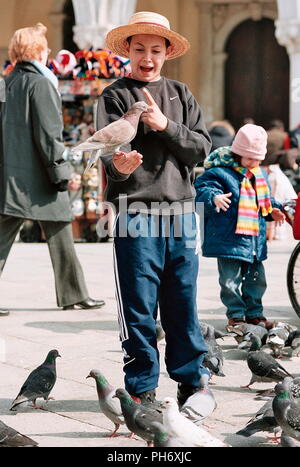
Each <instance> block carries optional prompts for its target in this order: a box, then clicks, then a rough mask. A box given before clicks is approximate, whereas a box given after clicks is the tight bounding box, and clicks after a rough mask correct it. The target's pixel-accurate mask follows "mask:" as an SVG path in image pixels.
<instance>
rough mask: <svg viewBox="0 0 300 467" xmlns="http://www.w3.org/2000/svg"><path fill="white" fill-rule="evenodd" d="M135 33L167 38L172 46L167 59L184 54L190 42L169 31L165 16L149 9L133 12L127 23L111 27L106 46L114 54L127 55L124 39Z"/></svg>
mask: <svg viewBox="0 0 300 467" xmlns="http://www.w3.org/2000/svg"><path fill="white" fill-rule="evenodd" d="M136 34H153V35H156V36H161V37H165V38H166V39H168V40H169V41H170V43H171V45H172V46H173V51H172V52H171V54H170V55H169V56H168V60H171V59H173V58H177V57H180V56H181V55H184V54H185V53H186V52H187V51H188V50H189V48H190V43H189V41H188V40H187V39H185V37H183V36H181V35H180V34H178V33H177V32H174V31H171V29H170V23H169V21H168V19H167V18H166V17H165V16H162V15H159V14H158V13H152V12H150V11H140V12H138V13H135V14H134V15H132V17H131V18H130V20H129V23H128V24H126V25H124V26H119V27H117V28H114V29H112V30H111V31H110V32H109V33H108V34H107V36H106V44H107V47H108V48H109V49H110V50H111V51H112V52H113V53H114V54H116V55H120V56H121V57H129V55H128V51H127V49H126V39H127V38H128V37H130V36H133V35H136Z"/></svg>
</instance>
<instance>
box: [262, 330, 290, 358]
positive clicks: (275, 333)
mask: <svg viewBox="0 0 300 467" xmlns="http://www.w3.org/2000/svg"><path fill="white" fill-rule="evenodd" d="M289 334H290V332H289V331H288V330H287V329H286V327H282V326H280V327H274V328H272V329H270V330H269V332H268V335H267V339H266V344H267V345H268V346H269V347H270V349H271V350H272V355H273V357H275V358H280V357H282V351H283V349H284V347H285V345H286V342H287V340H288V337H289Z"/></svg>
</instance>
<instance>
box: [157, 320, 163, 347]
mask: <svg viewBox="0 0 300 467" xmlns="http://www.w3.org/2000/svg"><path fill="white" fill-rule="evenodd" d="M155 330H156V339H157V342H160V341H162V340H163V339H164V338H165V331H164V330H163V327H162V325H161V322H160V321H156V324H155Z"/></svg>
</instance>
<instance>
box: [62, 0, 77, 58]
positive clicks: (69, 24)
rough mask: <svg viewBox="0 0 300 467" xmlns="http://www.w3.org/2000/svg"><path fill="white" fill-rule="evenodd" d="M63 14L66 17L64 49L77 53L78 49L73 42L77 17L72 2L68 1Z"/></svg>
mask: <svg viewBox="0 0 300 467" xmlns="http://www.w3.org/2000/svg"><path fill="white" fill-rule="evenodd" d="M63 13H64V15H65V18H64V23H63V38H64V49H66V50H69V51H70V52H73V53H75V52H77V50H78V47H77V45H76V44H75V42H74V41H73V26H74V25H75V16H74V9H73V2H72V0H68V1H66V3H65V6H64V10H63Z"/></svg>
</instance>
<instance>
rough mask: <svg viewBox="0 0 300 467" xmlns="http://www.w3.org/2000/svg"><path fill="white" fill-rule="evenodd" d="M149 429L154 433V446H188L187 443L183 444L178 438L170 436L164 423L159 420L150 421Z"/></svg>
mask: <svg viewBox="0 0 300 467" xmlns="http://www.w3.org/2000/svg"><path fill="white" fill-rule="evenodd" d="M150 430H151V432H152V433H153V434H154V447H156V448H178V447H189V444H185V443H184V442H183V441H182V440H180V439H179V438H175V437H174V436H170V435H169V434H168V432H167V430H166V428H165V427H164V425H162V424H161V423H159V422H153V423H150Z"/></svg>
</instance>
